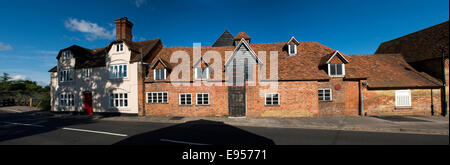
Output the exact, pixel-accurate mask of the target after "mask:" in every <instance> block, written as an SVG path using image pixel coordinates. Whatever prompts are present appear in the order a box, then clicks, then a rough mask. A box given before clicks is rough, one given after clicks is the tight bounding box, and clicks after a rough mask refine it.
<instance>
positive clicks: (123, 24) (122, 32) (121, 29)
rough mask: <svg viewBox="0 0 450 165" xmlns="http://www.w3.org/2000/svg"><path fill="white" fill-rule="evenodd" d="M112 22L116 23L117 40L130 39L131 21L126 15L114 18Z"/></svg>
mask: <svg viewBox="0 0 450 165" xmlns="http://www.w3.org/2000/svg"><path fill="white" fill-rule="evenodd" d="M114 23H116V36H117V40H127V41H132V39H133V34H132V32H131V29H132V28H133V23H131V22H130V21H128V18H127V17H123V18H119V19H116V20H114Z"/></svg>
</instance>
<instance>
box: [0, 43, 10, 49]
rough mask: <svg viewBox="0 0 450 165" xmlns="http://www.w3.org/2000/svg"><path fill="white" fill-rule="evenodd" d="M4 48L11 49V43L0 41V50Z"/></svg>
mask: <svg viewBox="0 0 450 165" xmlns="http://www.w3.org/2000/svg"><path fill="white" fill-rule="evenodd" d="M5 50H12V47H11V45H8V44H4V43H1V42H0V51H5Z"/></svg>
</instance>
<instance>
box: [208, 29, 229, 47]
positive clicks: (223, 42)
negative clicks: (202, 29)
mask: <svg viewBox="0 0 450 165" xmlns="http://www.w3.org/2000/svg"><path fill="white" fill-rule="evenodd" d="M221 46H233V35H232V34H231V33H230V32H229V31H228V30H225V31H224V32H223V33H222V35H220V37H219V38H218V39H217V40H216V42H214V44H213V45H212V47H221Z"/></svg>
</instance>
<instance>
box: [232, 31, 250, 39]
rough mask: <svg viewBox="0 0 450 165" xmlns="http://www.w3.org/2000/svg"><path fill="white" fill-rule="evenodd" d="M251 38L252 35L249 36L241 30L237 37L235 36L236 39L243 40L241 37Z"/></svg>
mask: <svg viewBox="0 0 450 165" xmlns="http://www.w3.org/2000/svg"><path fill="white" fill-rule="evenodd" d="M242 38H243V39H246V40H249V39H250V36H248V35H247V34H246V33H245V32H239V33H238V34H237V35H236V37H234V40H241V39H242Z"/></svg>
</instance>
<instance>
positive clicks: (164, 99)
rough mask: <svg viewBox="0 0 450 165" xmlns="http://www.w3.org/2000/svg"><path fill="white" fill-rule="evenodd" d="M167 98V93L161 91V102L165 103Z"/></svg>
mask: <svg viewBox="0 0 450 165" xmlns="http://www.w3.org/2000/svg"><path fill="white" fill-rule="evenodd" d="M167 99H168V98H167V93H166V92H164V93H163V102H164V103H167Z"/></svg>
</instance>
